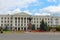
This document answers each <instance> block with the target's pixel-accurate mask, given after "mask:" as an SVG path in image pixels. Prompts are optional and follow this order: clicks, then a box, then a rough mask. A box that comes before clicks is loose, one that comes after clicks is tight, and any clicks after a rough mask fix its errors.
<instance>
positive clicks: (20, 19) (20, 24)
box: [20, 17, 21, 26]
mask: <svg viewBox="0 0 60 40" xmlns="http://www.w3.org/2000/svg"><path fill="white" fill-rule="evenodd" d="M20 26H21V17H20Z"/></svg>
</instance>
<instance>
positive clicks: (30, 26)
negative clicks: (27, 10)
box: [28, 17, 32, 31]
mask: <svg viewBox="0 0 60 40" xmlns="http://www.w3.org/2000/svg"><path fill="white" fill-rule="evenodd" d="M28 20H29V24H28V29H29V31H31V30H32V24H31V20H32V18H31V17H29V18H28Z"/></svg>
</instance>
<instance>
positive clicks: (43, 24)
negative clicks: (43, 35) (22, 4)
mask: <svg viewBox="0 0 60 40" xmlns="http://www.w3.org/2000/svg"><path fill="white" fill-rule="evenodd" d="M44 26H45V23H44V20H43V19H42V21H41V24H40V30H45V28H44Z"/></svg>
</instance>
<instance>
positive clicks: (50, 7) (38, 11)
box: [0, 0, 60, 16]
mask: <svg viewBox="0 0 60 40" xmlns="http://www.w3.org/2000/svg"><path fill="white" fill-rule="evenodd" d="M17 12H27V13H28V14H32V15H52V14H54V15H59V16H60V0H0V14H14V13H17Z"/></svg>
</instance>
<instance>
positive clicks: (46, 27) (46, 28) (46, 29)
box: [45, 22, 49, 31]
mask: <svg viewBox="0 0 60 40" xmlns="http://www.w3.org/2000/svg"><path fill="white" fill-rule="evenodd" d="M48 30H49V29H48V26H47V22H45V31H48Z"/></svg>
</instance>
